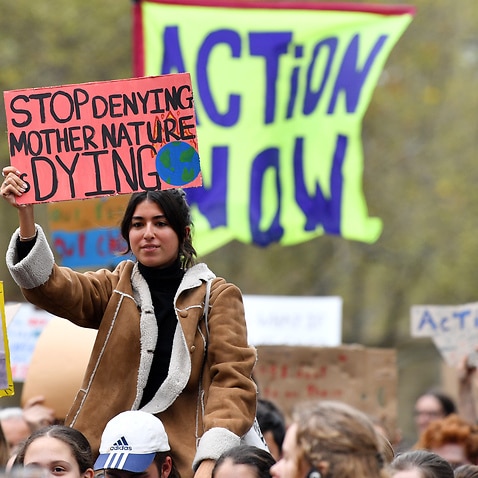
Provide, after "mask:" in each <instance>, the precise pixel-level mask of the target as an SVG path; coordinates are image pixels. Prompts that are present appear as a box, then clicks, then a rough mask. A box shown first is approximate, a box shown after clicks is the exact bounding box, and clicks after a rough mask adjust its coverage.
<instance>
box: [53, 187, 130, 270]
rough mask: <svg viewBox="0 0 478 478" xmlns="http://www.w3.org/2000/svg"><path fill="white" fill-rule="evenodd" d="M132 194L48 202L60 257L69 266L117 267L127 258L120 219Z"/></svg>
mask: <svg viewBox="0 0 478 478" xmlns="http://www.w3.org/2000/svg"><path fill="white" fill-rule="evenodd" d="M128 201H129V196H125V195H119V196H111V197H107V198H105V197H103V198H95V199H92V200H90V201H86V202H79V201H66V202H55V203H50V204H48V225H49V228H50V231H51V237H52V242H53V247H54V248H55V252H56V254H57V256H58V259H59V261H60V263H61V265H63V266H67V267H73V268H75V267H113V266H115V265H116V264H118V263H119V262H120V261H122V260H124V258H125V257H124V255H123V254H122V252H123V251H125V250H126V249H127V247H126V242H125V241H124V239H123V237H122V236H121V233H120V228H119V225H120V222H121V219H122V217H123V214H124V211H125V209H126V206H127V204H128Z"/></svg>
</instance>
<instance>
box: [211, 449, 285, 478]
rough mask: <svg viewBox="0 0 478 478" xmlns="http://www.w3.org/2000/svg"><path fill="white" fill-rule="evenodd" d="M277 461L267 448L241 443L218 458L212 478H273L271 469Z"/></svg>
mask: <svg viewBox="0 0 478 478" xmlns="http://www.w3.org/2000/svg"><path fill="white" fill-rule="evenodd" d="M275 462H276V461H275V459H274V457H273V456H272V455H271V454H270V453H269V452H267V451H266V450H262V449H261V448H257V447H255V446H249V445H239V446H236V447H234V448H231V449H229V450H228V451H226V452H224V453H223V454H222V455H221V456H220V457H219V458H218V460H217V461H216V464H215V465H214V468H213V470H212V478H271V474H270V469H271V466H272V465H273V464H274V463H275Z"/></svg>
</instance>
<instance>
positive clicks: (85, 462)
mask: <svg viewBox="0 0 478 478" xmlns="http://www.w3.org/2000/svg"><path fill="white" fill-rule="evenodd" d="M42 437H51V438H56V439H57V440H60V441H62V442H63V443H65V444H66V445H68V447H69V448H70V450H71V452H72V454H73V456H74V457H75V460H76V462H77V463H78V467H79V469H80V473H84V472H85V471H86V470H87V469H88V468H93V454H92V451H91V446H90V444H89V442H88V440H87V439H86V437H85V435H83V433H81V432H80V431H78V430H76V429H75V428H71V427H67V426H65V425H50V426H48V427H44V428H40V429H38V430H36V431H34V432H33V433H32V434H31V435H30V436H29V437H28V438H27V439H26V440H25V441H24V442H23V443H22V444H21V445H20V448H19V450H18V453H17V456H16V458H15V461H14V463H13V466H23V465H24V463H25V454H26V452H27V450H28V447H29V446H30V445H31V444H32V443H33V442H34V441H35V440H36V439H38V438H42Z"/></svg>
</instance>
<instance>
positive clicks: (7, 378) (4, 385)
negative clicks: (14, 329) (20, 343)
mask: <svg viewBox="0 0 478 478" xmlns="http://www.w3.org/2000/svg"><path fill="white" fill-rule="evenodd" d="M0 315H1V318H2V329H1V330H2V337H1V340H0V397H5V396H8V395H13V394H14V388H13V380H12V371H11V368H10V352H9V348H8V336H7V315H6V313H5V295H4V293H3V282H2V281H0Z"/></svg>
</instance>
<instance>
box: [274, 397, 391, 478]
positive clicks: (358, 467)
mask: <svg viewBox="0 0 478 478" xmlns="http://www.w3.org/2000/svg"><path fill="white" fill-rule="evenodd" d="M292 419H293V421H292V424H291V425H290V426H289V427H288V429H287V432H286V436H285V439H284V443H283V445H282V453H283V456H282V458H281V460H279V461H278V462H277V463H276V464H275V465H274V466H273V467H272V469H271V474H272V476H273V477H275V478H306V477H307V478H314V476H318V474H320V476H321V477H322V478H352V477H353V478H381V477H384V476H387V473H386V471H385V469H384V461H385V460H384V457H383V454H382V452H381V446H382V443H381V442H380V440H379V438H378V436H377V432H376V431H375V429H374V426H373V424H372V422H371V421H370V419H369V418H368V417H367V416H366V415H365V414H364V413H362V412H360V411H359V410H357V409H355V408H354V407H351V406H350V405H347V404H345V403H341V402H336V401H319V402H315V403H311V404H300V406H298V407H297V408H296V409H295V411H294V413H293V416H292Z"/></svg>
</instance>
